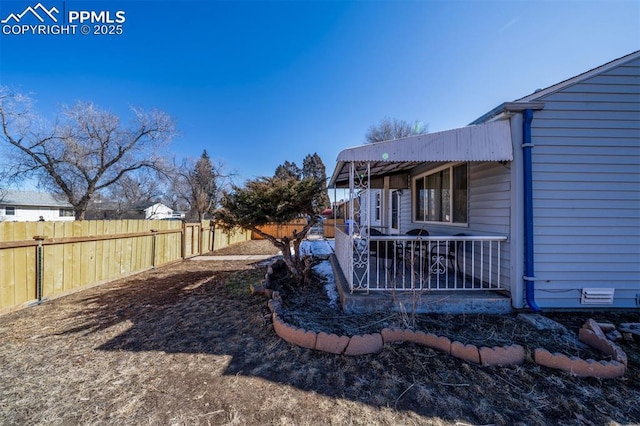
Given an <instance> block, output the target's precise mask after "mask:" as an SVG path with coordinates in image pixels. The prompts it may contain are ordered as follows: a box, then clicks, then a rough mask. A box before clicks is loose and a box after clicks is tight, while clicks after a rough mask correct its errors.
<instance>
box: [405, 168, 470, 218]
mask: <svg viewBox="0 0 640 426" xmlns="http://www.w3.org/2000/svg"><path fill="white" fill-rule="evenodd" d="M461 165H464V166H465V167H466V168H467V170H466V178H467V182H466V191H467V197H466V217H467V220H466V221H465V222H453V217H454V202H453V200H454V198H455V197H454V195H453V194H454V184H453V178H454V169H455V168H456V167H458V166H461ZM447 169H448V170H449V187H448V190H449V194H450V202H449V212H448V214H449V217H451V221H450V222H446V221H439V220H424V219H423V218H424V217H426V216H427V211H426V206H424V209H423V211H424V216H423V218H418V205H417V201H416V199H417V194H418V190H417V182H418V180H420V179H424V178H426V177H428V176H432V175H435V174H439V173H441V172H443V171H444V170H447ZM469 175H470V173H469V163H468V162H464V161H463V162H455V163H447V164H445V165H442V166H439V167H436V168H433V169H431V170H428V171H426V172H422V173H420V174H417V175H415V176H412V177H411V189H412V196H411V218H412V220H413V222H414V223H425V224H432V225H446V226H460V227H468V226H469V177H470V176H469Z"/></svg>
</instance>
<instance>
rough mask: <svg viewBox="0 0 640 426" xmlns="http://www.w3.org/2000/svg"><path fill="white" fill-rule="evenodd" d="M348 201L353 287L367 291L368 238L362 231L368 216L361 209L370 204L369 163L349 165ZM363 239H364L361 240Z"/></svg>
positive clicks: (366, 227)
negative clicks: (362, 195)
mask: <svg viewBox="0 0 640 426" xmlns="http://www.w3.org/2000/svg"><path fill="white" fill-rule="evenodd" d="M349 168H350V173H349V201H350V203H349V204H350V209H349V216H350V220H351V229H350V230H351V232H350V233H349V240H350V242H351V247H352V250H353V268H352V272H351V273H352V274H353V275H352V276H353V287H352V289H351V291H353V290H354V289H357V290H367V291H369V288H370V287H369V284H370V282H369V280H370V277H369V236H368V235H363V232H362V230H367V232H368V229H369V224H370V221H369V214H368V213H367V214H364V215H363V214H362V213H363V208H366V209H368V210H371V209H370V206H367V205H366V204H365V203H370V197H371V194H370V192H371V191H370V188H369V174H370V172H371V164H370V163H369V162H355V161H352V162H350V163H349ZM363 193H364V194H366V196H364V197H362V198H359V195H361V194H363ZM358 198H359V200H358V205H357V206H356V205H355V201H356V199H358ZM363 237H364V238H363Z"/></svg>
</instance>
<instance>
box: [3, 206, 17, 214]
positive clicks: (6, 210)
mask: <svg viewBox="0 0 640 426" xmlns="http://www.w3.org/2000/svg"><path fill="white" fill-rule="evenodd" d="M4 214H5V216H15V215H16V208H15V207H9V206H7V207H5V208H4Z"/></svg>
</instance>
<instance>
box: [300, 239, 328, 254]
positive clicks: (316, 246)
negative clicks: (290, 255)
mask: <svg viewBox="0 0 640 426" xmlns="http://www.w3.org/2000/svg"><path fill="white" fill-rule="evenodd" d="M334 245H335V243H334V241H333V240H331V241H327V240H311V241H309V240H304V241H303V242H302V244H300V255H301V256H309V255H314V256H327V255H330V254H331V253H333V249H334Z"/></svg>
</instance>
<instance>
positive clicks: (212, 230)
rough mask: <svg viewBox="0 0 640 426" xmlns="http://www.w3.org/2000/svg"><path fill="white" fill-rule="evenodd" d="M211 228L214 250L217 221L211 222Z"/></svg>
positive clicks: (212, 248)
mask: <svg viewBox="0 0 640 426" xmlns="http://www.w3.org/2000/svg"><path fill="white" fill-rule="evenodd" d="M209 229H210V230H211V250H209V251H213V250H214V249H215V248H216V245H215V244H216V223H215V221H213V220H212V221H210V222H209Z"/></svg>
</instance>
